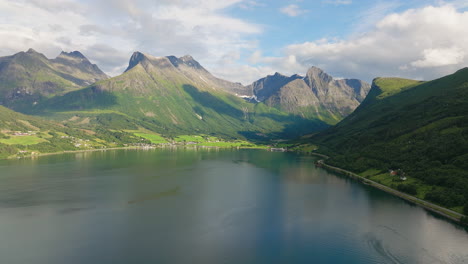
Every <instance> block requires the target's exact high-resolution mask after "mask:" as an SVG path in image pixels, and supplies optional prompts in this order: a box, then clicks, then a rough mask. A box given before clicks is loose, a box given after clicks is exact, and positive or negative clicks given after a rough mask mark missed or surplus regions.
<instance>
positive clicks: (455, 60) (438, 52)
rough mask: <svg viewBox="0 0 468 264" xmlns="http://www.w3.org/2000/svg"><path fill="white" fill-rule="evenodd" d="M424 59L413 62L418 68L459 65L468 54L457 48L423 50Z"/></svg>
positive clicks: (412, 64)
mask: <svg viewBox="0 0 468 264" xmlns="http://www.w3.org/2000/svg"><path fill="white" fill-rule="evenodd" d="M422 53H423V59H420V60H417V61H413V62H411V66H414V67H417V68H429V67H441V66H449V65H457V64H459V63H460V62H462V61H463V58H464V57H465V55H466V53H465V52H464V51H463V50H462V49H460V48H457V47H454V48H447V49H444V48H439V49H425V50H423V52H422Z"/></svg>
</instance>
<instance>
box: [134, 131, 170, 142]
mask: <svg viewBox="0 0 468 264" xmlns="http://www.w3.org/2000/svg"><path fill="white" fill-rule="evenodd" d="M133 134H134V135H135V136H138V137H142V138H145V139H148V140H150V141H151V143H153V144H164V143H167V140H166V139H165V138H163V137H161V136H160V135H156V134H149V133H143V132H137V133H133Z"/></svg>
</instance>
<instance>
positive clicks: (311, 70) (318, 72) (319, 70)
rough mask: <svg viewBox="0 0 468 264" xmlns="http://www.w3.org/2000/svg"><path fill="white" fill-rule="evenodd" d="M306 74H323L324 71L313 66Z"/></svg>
mask: <svg viewBox="0 0 468 264" xmlns="http://www.w3.org/2000/svg"><path fill="white" fill-rule="evenodd" d="M307 72H308V73H317V74H320V73H324V71H323V70H322V69H320V68H319V67H315V66H312V67H310V68H309V70H308V71H307Z"/></svg>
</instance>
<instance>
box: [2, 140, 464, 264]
mask: <svg viewBox="0 0 468 264" xmlns="http://www.w3.org/2000/svg"><path fill="white" fill-rule="evenodd" d="M313 161H314V158H312V157H301V156H298V155H293V154H289V153H270V152H266V151H255V150H240V151H230V150H219V149H207V150H203V149H190V148H183V149H163V150H120V151H106V152H87V153H72V154H66V155H58V156H47V157H41V158H38V159H36V160H17V161H1V162H0V169H1V171H2V173H1V174H0V180H1V182H2V184H1V185H0V233H1V234H2V237H0V239H1V240H0V262H1V263H72V264H73V263H463V261H465V262H466V261H468V252H467V251H466V248H468V235H467V233H466V232H464V231H463V230H462V229H460V228H459V227H457V226H455V225H453V224H452V223H450V222H447V221H445V220H442V219H440V218H435V217H434V216H433V215H431V214H428V213H427V212H426V211H425V210H423V209H421V208H419V207H415V206H411V205H409V204H407V203H405V202H403V201H402V200H400V199H398V198H395V197H392V196H390V195H388V194H386V193H383V192H381V191H378V190H375V189H372V188H370V187H369V186H365V185H361V184H359V183H356V182H355V181H352V180H349V179H348V178H346V177H341V176H335V175H331V174H329V173H327V172H325V171H323V170H317V169H315V167H314V166H313Z"/></svg>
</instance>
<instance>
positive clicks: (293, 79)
mask: <svg viewBox="0 0 468 264" xmlns="http://www.w3.org/2000/svg"><path fill="white" fill-rule="evenodd" d="M248 87H249V88H250V89H252V91H253V94H254V95H255V96H256V97H257V100H258V101H261V102H265V103H266V104H267V105H270V106H274V107H276V108H279V109H281V110H284V111H287V112H290V113H294V114H298V115H301V116H304V117H308V118H319V119H321V120H324V121H327V122H329V123H336V122H338V121H339V120H341V119H342V118H344V117H346V116H347V115H349V114H350V113H352V112H353V111H354V109H356V107H358V106H359V104H360V103H361V102H362V101H363V100H364V98H365V96H366V95H367V93H368V92H369V90H370V85H369V84H368V83H366V82H363V81H361V80H356V79H340V80H336V79H334V78H333V77H332V76H330V75H329V74H327V73H325V72H324V71H323V70H321V69H319V68H317V67H312V68H310V69H309V70H308V71H307V74H306V76H305V77H301V76H299V75H293V76H290V77H288V76H284V75H281V74H279V73H276V74H275V75H270V76H267V77H265V78H263V79H260V80H258V81H256V82H254V83H253V84H251V85H250V86H248Z"/></svg>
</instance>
